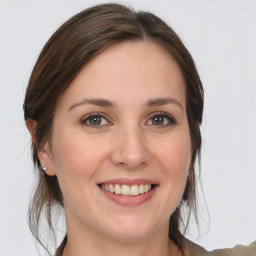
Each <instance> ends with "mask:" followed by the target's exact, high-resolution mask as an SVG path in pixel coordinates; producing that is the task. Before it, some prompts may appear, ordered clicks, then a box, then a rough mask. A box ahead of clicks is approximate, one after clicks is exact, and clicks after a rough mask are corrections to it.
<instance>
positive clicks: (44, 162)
mask: <svg viewBox="0 0 256 256" xmlns="http://www.w3.org/2000/svg"><path fill="white" fill-rule="evenodd" d="M26 126H27V128H28V130H29V133H30V135H31V138H32V140H33V142H34V144H35V146H36V149H37V155H38V158H39V160H40V163H41V166H42V170H43V171H45V173H46V174H47V175H49V176H54V175H56V172H55V170H54V168H53V162H52V156H51V151H50V146H49V143H48V142H45V143H44V145H43V146H40V147H39V143H38V140H37V137H36V129H37V122H36V121H35V120H33V119H27V120H26Z"/></svg>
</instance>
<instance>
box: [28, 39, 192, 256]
mask: <svg viewBox="0 0 256 256" xmlns="http://www.w3.org/2000/svg"><path fill="white" fill-rule="evenodd" d="M185 102H186V98H185V85H184V81H183V77H182V75H181V72H180V70H179V67H178V65H177V64H176V62H175V61H174V60H173V59H172V57H171V56H170V54H169V53H168V52H167V51H166V50H164V49H163V48H161V47H160V46H158V45H157V44H155V43H152V42H149V41H143V42H124V43H119V44H117V45H113V46H111V47H109V48H108V49H106V50H104V51H103V52H102V53H100V54H99V55H98V56H96V57H95V58H94V59H93V60H92V61H90V62H89V63H88V64H87V65H86V66H85V67H84V68H83V69H82V70H81V72H80V73H79V74H78V75H77V76H76V78H75V79H74V80H73V81H72V83H71V84H70V86H69V87H68V89H67V90H66V91H65V92H64V93H63V95H62V96H61V98H60V99H59V101H58V104H57V108H56V113H55V116H54V121H53V130H52V136H51V141H49V142H47V143H45V145H44V146H43V147H42V148H41V149H40V151H39V158H40V161H41V164H42V165H43V166H44V165H45V164H47V167H48V169H47V175H56V176H57V178H58V181H59V184H60V188H61V191H62V193H63V197H64V209H65V215H66V223H67V235H68V241H67V245H66V247H65V249H64V253H63V255H64V256H75V255H76V256H80V255H81V256H82V255H107V256H108V255H111V256H113V255H114V256H115V255H116V256H117V255H123V256H126V255H127V256H128V255H129V256H130V255H135V256H142V255H143V256H147V255H154V256H158V255H159V256H160V255H161V256H167V255H169V256H170V255H171V256H175V255H181V253H180V252H179V250H178V248H177V247H176V245H175V244H174V243H173V242H172V241H170V240H169V238H168V229H169V218H170V216H171V214H172V213H173V212H174V210H175V209H176V207H177V205H178V204H179V202H180V200H181V197H182V194H183V192H184V188H185V184H186V179H187V175H188V170H189V166H190V162H191V142H190V133H189V126H188V121H187V114H186V103H185ZM32 126H33V125H32V124H31V125H29V124H28V127H29V128H30V130H32ZM32 133H33V132H32ZM110 184H111V185H112V186H113V187H114V190H115V192H113V191H112V192H111V191H106V190H109V187H110V186H111V185H110ZM148 185H149V187H150V186H151V190H150V191H148V192H147V190H148ZM140 187H141V189H142V191H140V192H141V193H140V192H138V190H139V189H140ZM122 189H123V191H122ZM127 189H128V190H127ZM119 190H120V191H119ZM132 190H133V192H131V191H132ZM120 193H121V194H120ZM122 193H123V194H125V193H126V195H123V194H122ZM132 193H134V194H132Z"/></svg>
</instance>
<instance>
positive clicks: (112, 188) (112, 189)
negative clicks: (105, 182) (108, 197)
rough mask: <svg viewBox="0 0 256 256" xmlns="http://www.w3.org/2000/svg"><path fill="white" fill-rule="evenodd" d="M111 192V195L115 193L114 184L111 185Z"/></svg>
mask: <svg viewBox="0 0 256 256" xmlns="http://www.w3.org/2000/svg"><path fill="white" fill-rule="evenodd" d="M109 192H111V193H114V192H115V189H114V186H113V185H112V184H109Z"/></svg>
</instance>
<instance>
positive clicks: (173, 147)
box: [154, 136, 191, 176]
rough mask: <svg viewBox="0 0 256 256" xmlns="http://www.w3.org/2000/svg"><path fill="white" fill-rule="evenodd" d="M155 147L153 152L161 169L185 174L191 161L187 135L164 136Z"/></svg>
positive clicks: (171, 172) (169, 172) (175, 173)
mask: <svg viewBox="0 0 256 256" xmlns="http://www.w3.org/2000/svg"><path fill="white" fill-rule="evenodd" d="M158 145H159V146H158V147H155V150H154V154H155V155H156V158H157V159H158V160H159V162H160V164H161V165H162V166H163V169H164V170H165V171H166V172H167V173H168V174H172V175H177V176H179V175H182V174H184V173H185V174H186V173H187V171H188V168H189V165H190V162H191V143H190V137H189V136H180V137H179V136H174V137H173V138H166V139H165V140H164V141H162V143H160V144H158Z"/></svg>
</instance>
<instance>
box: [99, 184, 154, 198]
mask: <svg viewBox="0 0 256 256" xmlns="http://www.w3.org/2000/svg"><path fill="white" fill-rule="evenodd" d="M100 188H101V189H103V190H105V191H107V192H110V193H112V194H116V195H123V196H138V195H142V194H146V193H148V192H149V191H151V190H152V189H153V188H154V185H151V184H146V185H144V184H139V185H127V184H123V185H119V184H114V185H113V184H100Z"/></svg>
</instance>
